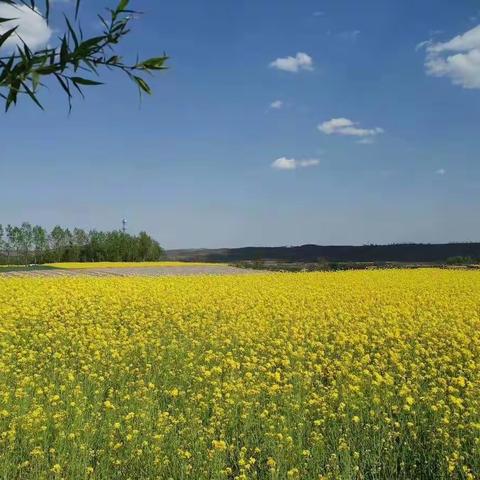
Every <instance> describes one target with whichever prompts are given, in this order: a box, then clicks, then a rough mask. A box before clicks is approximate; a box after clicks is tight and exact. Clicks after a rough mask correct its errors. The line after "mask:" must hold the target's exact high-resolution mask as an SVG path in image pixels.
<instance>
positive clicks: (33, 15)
mask: <svg viewBox="0 0 480 480" xmlns="http://www.w3.org/2000/svg"><path fill="white" fill-rule="evenodd" d="M0 18H12V19H13V20H10V21H8V22H2V23H0V35H1V34H3V33H5V32H6V31H8V30H10V29H11V28H14V27H15V26H18V28H17V30H16V31H15V33H14V34H13V35H11V36H10V37H9V38H8V40H7V41H6V42H5V43H4V44H3V45H2V48H5V49H7V50H11V49H14V48H15V47H16V46H17V45H23V42H25V43H26V44H27V45H28V46H29V47H30V48H31V49H36V48H39V47H44V46H46V45H47V43H48V41H49V40H50V38H51V36H52V33H53V32H52V30H51V29H50V27H49V26H48V25H47V22H46V21H45V19H44V18H43V17H42V16H41V15H39V14H38V12H35V11H33V10H32V9H31V8H29V7H27V6H26V5H7V4H5V3H0Z"/></svg>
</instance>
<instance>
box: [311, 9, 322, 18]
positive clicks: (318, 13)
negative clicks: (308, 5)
mask: <svg viewBox="0 0 480 480" xmlns="http://www.w3.org/2000/svg"><path fill="white" fill-rule="evenodd" d="M324 15H325V12H322V11H321V10H317V11H316V12H313V16H314V17H323V16H324Z"/></svg>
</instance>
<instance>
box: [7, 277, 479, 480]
mask: <svg viewBox="0 0 480 480" xmlns="http://www.w3.org/2000/svg"><path fill="white" fill-rule="evenodd" d="M479 438H480V274H479V273H478V272H475V271H451V270H439V269H429V270H422V269H419V270H409V271H406V270H392V271H352V272H339V273H300V274H281V273H275V274H272V273H267V274H257V275H245V276H223V277H217V276H210V277H206V276H200V277H195V278H193V277H188V278H181V277H177V278H172V277H169V278H163V279H157V278H135V277H134V278H114V277H105V278H92V277H85V278H83V277H62V278H1V277H0V478H5V479H13V478H21V479H52V478H53V479H55V478H58V479H60V478H64V479H83V478H85V479H102V480H103V479H128V478H130V479H132V480H133V479H169V478H171V479H175V480H176V479H187V478H191V479H234V478H235V479H239V480H241V479H243V480H244V479H285V478H287V479H323V480H326V479H337V478H342V479H363V478H365V479H394V478H395V479H397V478H398V479H447V478H458V479H474V478H478V477H479V476H480V441H479Z"/></svg>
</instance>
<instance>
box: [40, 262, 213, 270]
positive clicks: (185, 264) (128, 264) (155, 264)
mask: <svg viewBox="0 0 480 480" xmlns="http://www.w3.org/2000/svg"><path fill="white" fill-rule="evenodd" d="M204 265H219V264H218V263H203V262H85V263H80V262H66V263H47V264H46V265H45V266H47V267H54V268H61V269H97V268H149V267H150V268H152V267H199V266H204Z"/></svg>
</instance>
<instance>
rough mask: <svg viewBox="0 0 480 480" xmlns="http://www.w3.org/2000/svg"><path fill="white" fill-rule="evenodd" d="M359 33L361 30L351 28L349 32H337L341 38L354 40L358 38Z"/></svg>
mask: <svg viewBox="0 0 480 480" xmlns="http://www.w3.org/2000/svg"><path fill="white" fill-rule="evenodd" d="M359 35H360V30H351V31H348V32H341V33H339V34H337V37H338V38H340V39H341V40H347V41H351V42H354V41H356V40H357V38H358V36H359Z"/></svg>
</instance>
